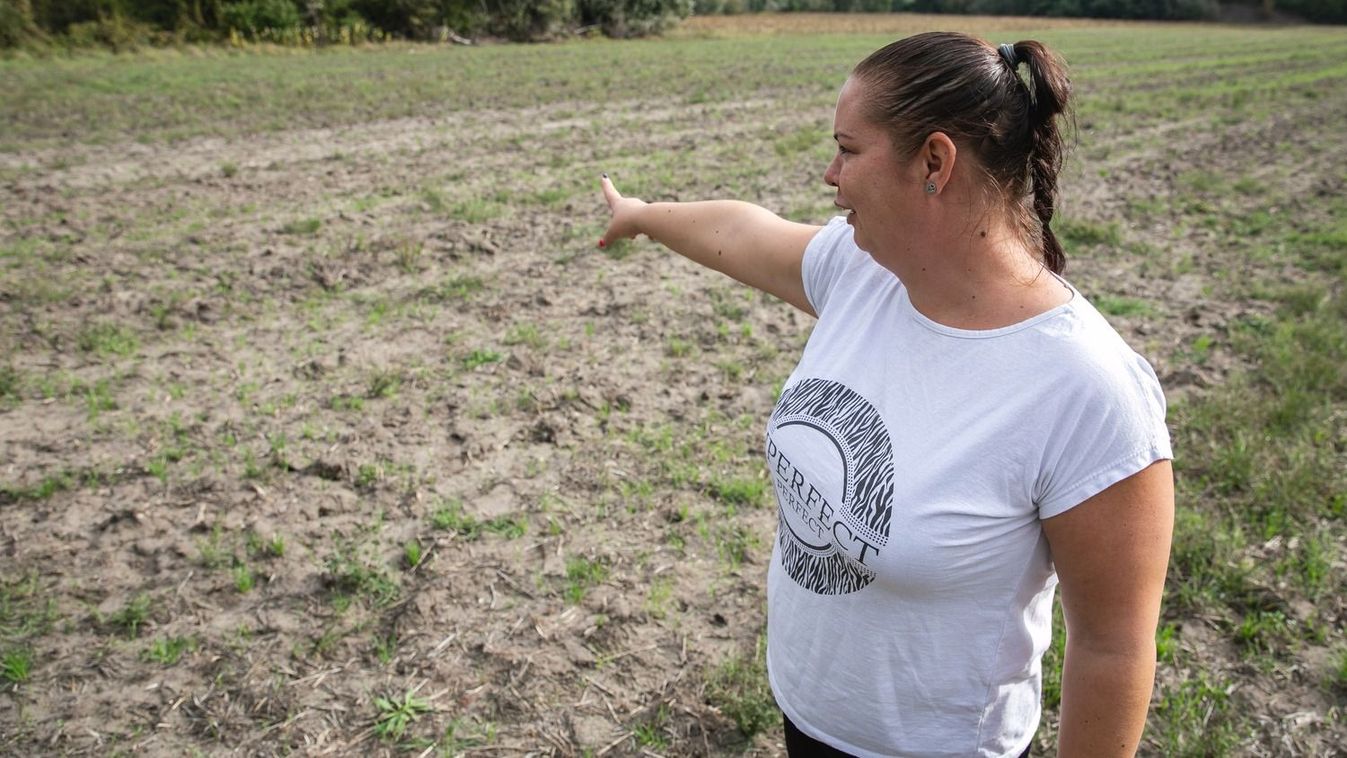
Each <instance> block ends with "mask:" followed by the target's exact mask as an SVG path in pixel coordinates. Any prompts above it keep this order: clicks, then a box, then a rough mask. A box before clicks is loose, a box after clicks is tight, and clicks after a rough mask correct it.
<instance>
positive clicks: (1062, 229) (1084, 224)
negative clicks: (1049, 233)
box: [1052, 218, 1122, 254]
mask: <svg viewBox="0 0 1347 758" xmlns="http://www.w3.org/2000/svg"><path fill="white" fill-rule="evenodd" d="M1052 230H1053V232H1054V233H1056V235H1057V237H1058V238H1060V239H1061V241H1062V246H1063V247H1065V248H1066V249H1067V253H1068V254H1070V252H1071V248H1072V247H1073V246H1081V247H1093V246H1095V245H1107V246H1109V247H1117V246H1118V245H1121V244H1122V230H1121V229H1120V228H1119V227H1118V223H1117V222H1116V221H1110V222H1108V223H1097V222H1093V221H1086V220H1083V219H1071V218H1057V219H1053V221H1052Z"/></svg>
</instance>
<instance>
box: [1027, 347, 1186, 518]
mask: <svg viewBox="0 0 1347 758" xmlns="http://www.w3.org/2000/svg"><path fill="white" fill-rule="evenodd" d="M1078 379H1079V382H1078V384H1077V385H1076V387H1074V388H1072V387H1064V388H1062V392H1061V393H1060V394H1059V403H1060V405H1059V406H1058V408H1057V409H1056V414H1055V416H1056V423H1054V424H1053V433H1052V434H1051V436H1050V438H1049V441H1048V444H1047V446H1046V450H1045V452H1044V458H1043V461H1042V464H1043V465H1042V467H1041V468H1040V476H1039V479H1038V482H1037V484H1036V488H1035V498H1034V500H1035V502H1036V503H1037V504H1038V515H1039V518H1041V519H1046V518H1051V517H1053V516H1056V515H1059V514H1062V513H1065V512H1066V511H1068V510H1070V509H1072V508H1074V507H1075V506H1077V505H1079V504H1080V503H1082V502H1084V501H1085V500H1088V499H1089V498H1091V497H1093V496H1095V495H1097V494H1099V493H1100V492H1102V491H1104V490H1105V489H1107V488H1108V487H1110V486H1112V485H1114V484H1116V483H1118V482H1120V481H1122V480H1123V479H1126V478H1127V477H1129V476H1131V475H1133V474H1135V473H1137V472H1139V471H1141V470H1142V469H1144V468H1146V467H1147V466H1149V465H1151V464H1152V463H1154V462H1156V461H1158V460H1163V459H1169V458H1173V457H1174V454H1173V451H1172V449H1171V447H1170V441H1169V430H1168V428H1167V427H1166V426H1165V396H1164V392H1163V391H1162V390H1161V389H1160V382H1159V380H1158V379H1156V376H1155V371H1154V370H1153V369H1152V368H1151V366H1150V364H1149V363H1147V362H1146V360H1145V359H1144V358H1142V357H1141V356H1140V355H1136V354H1135V353H1132V354H1130V355H1128V356H1120V358H1119V362H1118V363H1117V364H1115V365H1113V366H1110V367H1104V366H1099V365H1092V366H1091V367H1090V370H1088V371H1085V372H1083V373H1082V375H1081V376H1079V377H1078Z"/></svg>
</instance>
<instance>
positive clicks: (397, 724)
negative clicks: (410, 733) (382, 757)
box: [374, 691, 430, 740]
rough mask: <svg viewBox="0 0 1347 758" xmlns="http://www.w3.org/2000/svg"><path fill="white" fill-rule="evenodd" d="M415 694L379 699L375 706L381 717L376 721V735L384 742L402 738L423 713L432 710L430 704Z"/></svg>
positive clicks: (407, 693)
mask: <svg viewBox="0 0 1347 758" xmlns="http://www.w3.org/2000/svg"><path fill="white" fill-rule="evenodd" d="M415 694H416V693H415V692H411V691H409V692H406V693H404V694H403V695H402V697H400V698H395V697H378V698H375V699H374V705H375V707H377V708H378V709H379V715H378V716H376V717H375V719H374V733H375V734H376V735H378V736H379V738H380V739H384V740H398V739H401V738H402V735H403V733H404V732H406V731H407V727H408V726H410V725H411V723H412V722H413V721H415V720H416V719H417V717H418V716H420V715H421V714H422V713H426V712H428V711H429V710H430V703H429V702H427V701H425V700H422V699H420V698H418V697H416V696H415Z"/></svg>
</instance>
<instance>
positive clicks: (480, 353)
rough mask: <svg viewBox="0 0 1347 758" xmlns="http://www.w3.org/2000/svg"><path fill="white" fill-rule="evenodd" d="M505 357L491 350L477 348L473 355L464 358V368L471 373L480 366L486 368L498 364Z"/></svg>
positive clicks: (469, 354)
mask: <svg viewBox="0 0 1347 758" xmlns="http://www.w3.org/2000/svg"><path fill="white" fill-rule="evenodd" d="M504 357H505V356H503V355H501V354H500V353H498V352H496V351H495V350H491V349H489V348H483V347H479V348H475V349H474V350H473V351H472V352H471V353H468V354H467V355H466V356H464V357H463V368H465V369H468V370H469V371H471V370H472V369H475V368H477V367H479V366H485V365H487V364H488V363H496V362H498V361H500V360H501V359H502V358H504Z"/></svg>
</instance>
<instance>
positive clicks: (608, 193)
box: [599, 174, 622, 208]
mask: <svg viewBox="0 0 1347 758" xmlns="http://www.w3.org/2000/svg"><path fill="white" fill-rule="evenodd" d="M599 186H600V187H602V188H603V199H604V200H607V201H608V207H609V208H612V207H613V206H614V205H616V204H617V201H618V200H621V199H622V193H621V192H618V191H617V188H616V187H614V186H613V180H612V179H609V178H608V175H607V174H604V175H603V176H602V177H601V178H600V179H599Z"/></svg>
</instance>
